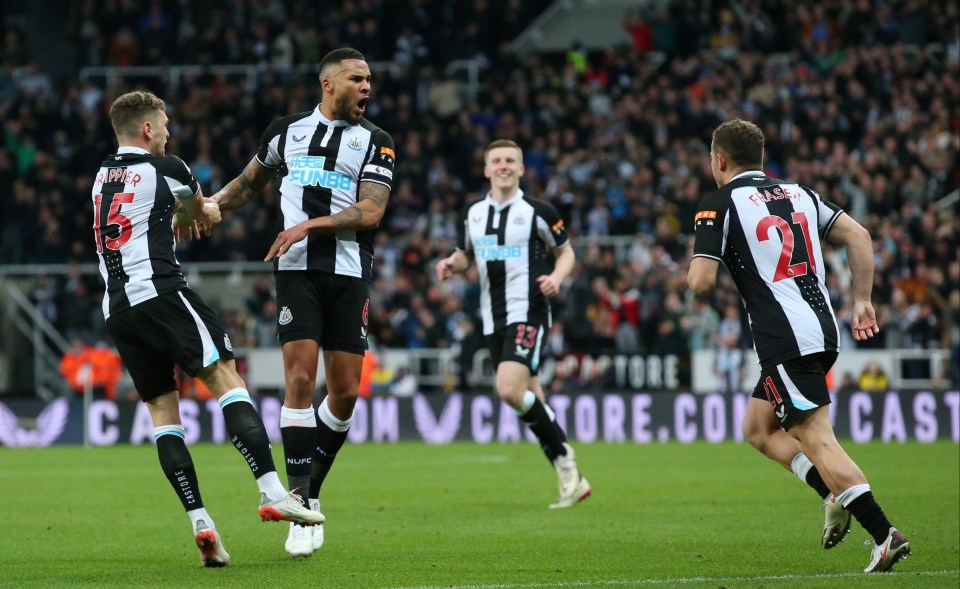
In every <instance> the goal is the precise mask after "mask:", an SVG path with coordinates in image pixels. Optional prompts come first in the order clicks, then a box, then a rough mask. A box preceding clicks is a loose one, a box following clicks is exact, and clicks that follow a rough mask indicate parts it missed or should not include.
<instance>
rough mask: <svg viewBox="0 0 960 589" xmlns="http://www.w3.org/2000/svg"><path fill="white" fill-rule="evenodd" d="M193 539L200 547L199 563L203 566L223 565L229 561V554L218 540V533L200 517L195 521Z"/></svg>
mask: <svg viewBox="0 0 960 589" xmlns="http://www.w3.org/2000/svg"><path fill="white" fill-rule="evenodd" d="M194 539H195V540H196V541H197V548H199V549H200V564H202V565H203V566H205V567H225V566H227V565H228V564H229V563H230V555H229V554H227V551H226V549H224V547H223V542H221V541H220V534H218V533H217V531H216V530H215V529H213V528H211V527H209V526H207V523H206V522H205V521H203V520H202V519H201V520H198V521H197V528H196V531H195V532H194Z"/></svg>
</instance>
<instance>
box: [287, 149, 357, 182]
mask: <svg viewBox="0 0 960 589" xmlns="http://www.w3.org/2000/svg"><path fill="white" fill-rule="evenodd" d="M326 159H327V158H325V157H323V156H319V155H297V156H294V157H293V158H291V159H290V163H288V164H287V168H288V169H289V170H290V173H289V174H288V175H287V181H289V182H292V183H294V184H299V185H300V186H320V187H321V188H339V189H340V190H350V187H351V186H352V185H353V178H351V177H350V176H347V175H344V174H341V173H340V172H335V171H333V170H324V169H323V163H324V161H326Z"/></svg>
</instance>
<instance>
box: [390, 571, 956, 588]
mask: <svg viewBox="0 0 960 589" xmlns="http://www.w3.org/2000/svg"><path fill="white" fill-rule="evenodd" d="M903 575H910V576H916V577H943V576H948V575H960V570H951V571H904V572H903V573H901V576H903ZM860 577H864V578H865V577H867V573H815V574H811V575H758V576H755V577H747V576H744V577H679V578H672V579H630V580H607V581H604V580H598V581H556V582H552V583H484V584H482V585H419V586H415V587H384V588H383V589H535V588H538V587H616V586H632V587H635V586H638V585H667V584H671V585H684V584H690V583H725V582H731V581H732V582H743V581H790V580H805V579H848V578H860Z"/></svg>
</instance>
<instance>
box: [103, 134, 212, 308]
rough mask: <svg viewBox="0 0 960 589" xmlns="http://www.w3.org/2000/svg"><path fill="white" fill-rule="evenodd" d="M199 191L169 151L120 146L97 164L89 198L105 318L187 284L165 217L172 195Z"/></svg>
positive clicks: (168, 216) (172, 204)
mask: <svg viewBox="0 0 960 589" xmlns="http://www.w3.org/2000/svg"><path fill="white" fill-rule="evenodd" d="M199 190H200V185H199V184H197V180H196V178H194V177H193V174H192V173H191V172H190V168H188V167H187V165H186V164H185V163H183V160H181V159H180V158H178V157H175V156H165V157H158V156H153V155H150V153H149V152H147V151H146V150H143V149H140V148H137V147H121V148H120V149H118V150H117V153H115V154H111V155H109V156H107V159H106V160H105V161H104V162H103V164H101V166H100V171H98V172H97V177H96V180H95V181H94V184H93V191H92V199H93V232H94V237H95V239H96V243H97V254H98V255H99V257H100V274H101V276H103V281H104V283H106V286H107V288H106V291H105V292H104V295H103V316H104V317H105V318H109V317H110V315H111V314H113V313H117V312H119V311H123V310H124V309H129V308H130V307H132V306H134V305H136V304H138V303H142V302H144V301H146V300H149V299H152V298H154V297H156V296H157V295H161V294H164V293H168V292H173V291H177V290H180V289H182V288H186V287H187V282H186V280H184V278H183V273H182V272H181V271H180V263H179V262H177V257H176V255H175V253H174V250H175V247H176V246H175V243H174V239H173V228H172V225H171V222H172V220H173V213H174V210H175V209H176V206H175V205H176V201H175V199H176V198H194V197H195V196H196V194H197V192H198V191H199ZM174 191H177V196H175V195H174Z"/></svg>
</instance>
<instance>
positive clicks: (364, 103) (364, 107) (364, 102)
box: [357, 98, 370, 113]
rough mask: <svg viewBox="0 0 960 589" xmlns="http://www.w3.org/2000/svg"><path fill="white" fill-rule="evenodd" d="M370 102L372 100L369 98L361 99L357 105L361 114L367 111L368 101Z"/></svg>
mask: <svg viewBox="0 0 960 589" xmlns="http://www.w3.org/2000/svg"><path fill="white" fill-rule="evenodd" d="M368 100H370V99H369V98H361V99H360V102H358V103H357V108H359V109H360V112H361V113H362V112H364V111H366V110H367V101H368Z"/></svg>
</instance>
